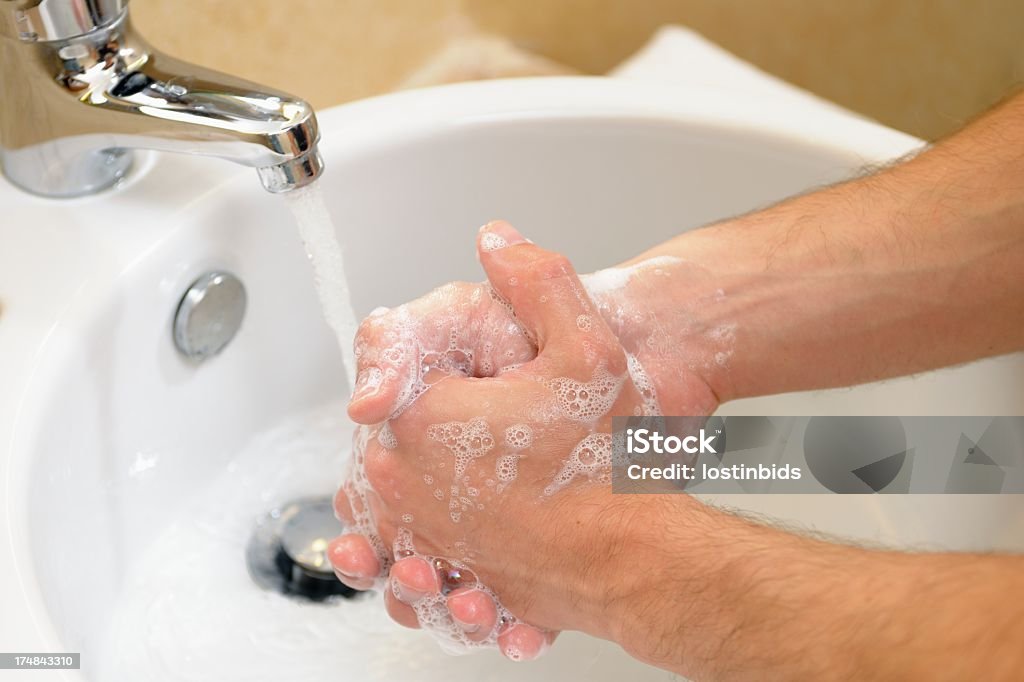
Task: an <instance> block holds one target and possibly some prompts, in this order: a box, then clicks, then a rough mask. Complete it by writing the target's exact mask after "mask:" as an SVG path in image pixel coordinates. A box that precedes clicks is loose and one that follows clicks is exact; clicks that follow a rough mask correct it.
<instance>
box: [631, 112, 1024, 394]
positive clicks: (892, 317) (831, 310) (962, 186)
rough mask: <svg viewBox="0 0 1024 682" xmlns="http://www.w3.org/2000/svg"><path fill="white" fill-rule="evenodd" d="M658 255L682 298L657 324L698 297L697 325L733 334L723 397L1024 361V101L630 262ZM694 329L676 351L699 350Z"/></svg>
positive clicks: (667, 297)
mask: <svg viewBox="0 0 1024 682" xmlns="http://www.w3.org/2000/svg"><path fill="white" fill-rule="evenodd" d="M655 256H672V257H676V258H678V259H679V261H678V264H677V266H675V267H676V269H677V270H678V272H679V274H680V275H681V278H680V280H679V281H680V283H681V284H682V285H683V287H684V288H685V289H686V291H682V292H681V291H678V290H675V289H673V290H671V291H666V292H665V293H664V294H663V295H661V296H659V297H656V299H655V300H654V301H653V302H652V305H653V306H660V307H661V309H662V311H663V313H666V314H662V315H661V318H662V319H667V318H668V317H669V315H668V314H667V313H668V311H670V310H671V309H672V308H673V307H674V306H676V305H678V303H677V302H678V301H679V299H680V298H681V297H690V298H692V297H693V296H694V295H697V296H698V297H699V296H701V292H704V294H705V295H706V297H707V300H708V301H709V302H711V303H710V304H709V305H705V306H702V307H701V308H700V310H699V313H700V316H701V317H700V320H699V323H700V324H699V325H698V328H699V329H714V328H726V327H727V328H733V329H734V330H735V333H734V334H733V336H732V338H731V339H730V341H731V342H732V343H733V345H734V347H732V348H729V349H728V351H729V352H728V357H729V361H728V363H722V365H721V366H714V365H709V366H708V368H707V369H708V377H707V378H708V380H709V382H710V383H711V385H712V386H713V387H714V389H715V391H716V393H717V395H718V396H719V397H720V398H721V399H723V400H727V399H731V398H737V397H745V396H751V395H759V394H765V393H776V392H783V391H791V390H803V389H811V388H824V387H832V386H843V385H850V384H855V383H861V382H866V381H872V380H877V379H881V378H886V377H891V376H897V375H903V374H908V373H913V372H917V371H922V370H927V369H932V368H936V367H942V366H947V365H951V364H956V363H960V362H965V361H969V360H973V359H977V358H980V357H985V356H991V355H998V354H1001V353H1006V352H1010V351H1014V350H1019V349H1021V348H1024V98H1021V97H1018V98H1016V99H1014V100H1011V101H1010V102H1008V103H1007V104H1005V105H1004V106H1003V107H1001V108H1000V109H998V110H996V111H995V112H993V113H991V114H989V115H988V116H987V117H985V118H983V119H981V120H979V121H977V122H976V123H974V124H973V125H972V126H970V127H968V128H967V129H965V130H964V131H963V132H961V133H960V134H958V135H956V136H954V137H952V138H950V139H949V140H947V141H945V142H943V143H941V144H939V145H937V146H936V147H935V148H933V149H931V150H929V151H927V152H925V153H923V154H921V155H919V156H918V157H917V158H915V159H913V160H911V161H909V162H906V163H903V164H900V165H897V166H895V167H892V168H888V169H886V170H884V171H882V172H880V173H877V174H875V175H873V176H869V177H865V178H861V179H858V180H855V181H851V182H848V183H845V184H842V185H838V186H835V187H830V188H827V189H824V190H821V191H818V192H814V193H811V194H807V195H804V196H801V197H797V198H794V199H791V200H788V201H785V202H783V203H781V204H778V205H776V206H774V207H771V208H769V209H766V210H764V211H760V212H757V213H752V214H749V215H746V216H742V217H740V218H737V219H734V220H730V221H727V222H724V223H721V224H718V225H715V226H712V227H708V228H705V229H701V230H696V231H693V232H689V233H686V234H683V235H681V236H680V237H678V238H676V239H674V240H672V241H670V242H667V243H666V244H663V245H662V246H660V247H657V248H656V249H654V250H652V251H650V252H648V253H645V254H643V255H641V256H639V257H637V258H636V259H633V261H631V262H642V261H644V260H646V259H650V258H652V257H655ZM711 291H715V292H719V293H720V294H721V295H720V296H717V297H710V296H709V295H708V294H709V293H710V292H711ZM694 328H695V325H694V324H692V321H691V322H689V323H688V329H686V330H680V337H681V338H680V340H681V341H684V342H685V341H687V340H692V341H694V342H695V344H697V345H698V346H699V344H700V343H702V342H703V338H702V337H700V336H699V335H698V336H693V334H692V332H693V330H694ZM687 334H690V336H692V337H693V338H692V339H691V338H690V337H687Z"/></svg>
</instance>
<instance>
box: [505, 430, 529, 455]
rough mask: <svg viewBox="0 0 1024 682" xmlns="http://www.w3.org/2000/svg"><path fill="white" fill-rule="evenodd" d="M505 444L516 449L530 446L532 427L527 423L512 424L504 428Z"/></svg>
mask: <svg viewBox="0 0 1024 682" xmlns="http://www.w3.org/2000/svg"><path fill="white" fill-rule="evenodd" d="M505 444H506V445H507V446H509V447H510V448H514V449H516V450H522V449H523V448H528V447H530V446H531V445H532V444H533V429H532V428H531V427H530V425H529V424H513V425H512V426H510V427H508V428H507V429H505Z"/></svg>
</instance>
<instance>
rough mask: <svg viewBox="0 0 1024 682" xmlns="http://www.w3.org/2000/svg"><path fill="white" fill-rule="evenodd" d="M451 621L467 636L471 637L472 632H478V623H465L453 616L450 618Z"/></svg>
mask: <svg viewBox="0 0 1024 682" xmlns="http://www.w3.org/2000/svg"><path fill="white" fill-rule="evenodd" d="M452 620H453V621H455V624H456V625H458V626H459V627H460V628H462V631H463V632H465V633H466V634H467V635H472V634H473V633H474V632H478V631H479V630H480V623H465V622H463V621H461V620H459V619H458V618H456V617H455V616H454V615H453V616H452Z"/></svg>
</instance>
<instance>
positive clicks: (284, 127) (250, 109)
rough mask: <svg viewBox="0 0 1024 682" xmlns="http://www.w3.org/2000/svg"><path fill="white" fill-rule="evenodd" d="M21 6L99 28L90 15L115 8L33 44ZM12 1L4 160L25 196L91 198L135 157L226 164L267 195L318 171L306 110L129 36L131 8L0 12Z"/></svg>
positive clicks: (99, 4) (3, 69) (107, 0)
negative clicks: (248, 172) (147, 153)
mask: <svg viewBox="0 0 1024 682" xmlns="http://www.w3.org/2000/svg"><path fill="white" fill-rule="evenodd" d="M33 2H35V3H36V4H35V5H33ZM26 3H27V4H28V5H32V7H31V8H30V9H35V11H36V12H40V11H42V10H45V9H47V7H46V6H45V5H46V3H49V6H50V7H49V8H48V9H49V11H51V12H52V11H55V8H57V7H63V6H64V5H68V4H71V5H74V4H85V5H90V6H92V9H93V10H94V11H93V14H92V15H91V16H95V17H96V18H97V22H103V19H104V17H103V16H102V15H101V14H99V13H98V12H97V11H95V10H96V8H100V9H102V8H103V7H106V6H113V7H114V8H116V9H117V10H118V11H117V12H116V13H113V16H108V17H106V21H105V23H100V25H96V26H88V27H85V28H88V29H89V30H87V32H85V33H82V34H80V35H66V36H65V35H56V36H54V35H43V36H40V35H39V31H36V30H27V31H26V28H25V27H26V20H25V17H26V16H27V17H28V18H29V19H31V18H32V16H33V15H31V14H26V7H25V6H26ZM62 3H63V4H62ZM12 4H13V5H15V6H16V7H17V8H18V9H15V10H14V19H13V20H12V19H10V17H7V21H6V22H5V21H4V19H3V17H0V89H2V91H3V92H4V93H5V96H4V97H3V98H2V99H0V163H2V165H3V170H4V173H5V174H6V175H7V177H8V178H9V179H10V180H11V181H12V182H13V183H15V184H17V185H19V186H21V187H23V188H24V189H26V190H28V191H30V192H34V193H36V194H41V195H44V196H52V197H67V196H81V195H83V194H91V193H94V192H96V191H99V190H101V189H104V188H105V187H108V186H110V185H113V184H115V183H117V182H118V181H119V180H120V179H121V178H122V177H124V176H125V174H126V173H127V172H128V171H129V169H130V166H131V158H132V155H131V150H133V149H152V150H159V151H170V152H184V153H190V154H201V155H205V156H212V157H218V158H222V159H228V160H230V161H234V162H236V163H239V164H242V165H245V166H250V167H253V168H256V169H257V170H258V176H259V178H260V181H261V182H262V184H263V186H264V187H265V188H266V189H267V190H268V191H271V192H287V191H289V190H292V189H295V188H298V187H302V186H304V185H307V184H309V183H310V182H312V181H313V180H315V179H316V178H317V177H319V175H320V174H321V173H322V172H323V162H322V160H321V158H320V155H319V153H318V151H317V142H318V141H319V137H320V132H319V128H318V127H317V120H316V115H315V113H314V111H313V108H312V107H311V106H310V105H309V104H308V103H306V102H305V101H303V100H301V99H298V98H296V97H293V96H291V95H288V94H286V93H283V92H276V91H273V90H271V89H268V88H264V87H262V86H258V85H254V84H252V83H248V82H246V81H243V80H241V79H237V78H233V77H231V76H226V75H224V74H220V73H216V72H214V71H210V70H207V69H203V68H201V67H198V66H194V65H191V64H187V63H185V62H182V61H179V60H177V59H173V58H171V57H168V56H166V55H163V54H161V53H160V52H158V51H157V50H155V49H153V48H152V47H151V46H150V45H149V44H148V43H146V41H145V40H144V39H143V38H142V37H141V36H139V35H138V34H137V33H136V32H135V31H134V30H133V29H132V27H131V23H130V21H129V17H128V10H127V0H117V2H113V3H112V0H0V14H2V13H3V10H5V9H7V8H6V7H4V6H5V5H6V6H7V7H10V6H11V5H12ZM84 9H89V8H84ZM72 14H73V16H76V17H79V16H81V15H82V12H76V13H72ZM86 16H90V15H88V13H86ZM19 20H20V21H19ZM36 23H37V24H38V25H39V26H47V27H51V28H52V27H53V26H55V25H57V24H56V22H54V21H48V22H47V21H39V20H37V22H36ZM80 28H82V27H78V26H75V27H73V29H80ZM73 29H69V31H68V32H74V30H73Z"/></svg>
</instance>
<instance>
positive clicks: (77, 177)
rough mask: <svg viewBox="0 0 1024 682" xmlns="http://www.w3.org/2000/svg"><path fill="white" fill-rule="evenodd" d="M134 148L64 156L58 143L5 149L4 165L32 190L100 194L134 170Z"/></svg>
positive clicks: (62, 195) (0, 161) (0, 162)
mask: <svg viewBox="0 0 1024 682" xmlns="http://www.w3.org/2000/svg"><path fill="white" fill-rule="evenodd" d="M133 162H134V154H133V153H132V151H131V150H130V149H121V148H111V149H99V150H93V151H89V152H85V153H81V154H78V155H77V157H76V158H73V159H67V158H64V154H62V153H61V149H60V148H59V147H58V146H56V145H49V144H44V145H38V146H35V147H29V148H27V149H19V150H4V151H3V152H2V155H0V166H2V167H3V173H4V175H5V176H6V177H7V179H8V180H9V181H10V182H11V184H13V185H15V186H17V187H20V188H21V189H23V190H25V191H26V192H29V193H31V194H37V195H39V196H43V197H48V198H54V199H68V198H73V197H80V196H87V195H89V194H96V193H97V192H101V191H103V190H105V189H108V188H110V187H113V186H115V185H117V184H118V183H119V182H121V181H122V180H123V179H124V178H125V176H127V175H128V173H129V171H131V168H132V164H133Z"/></svg>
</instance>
